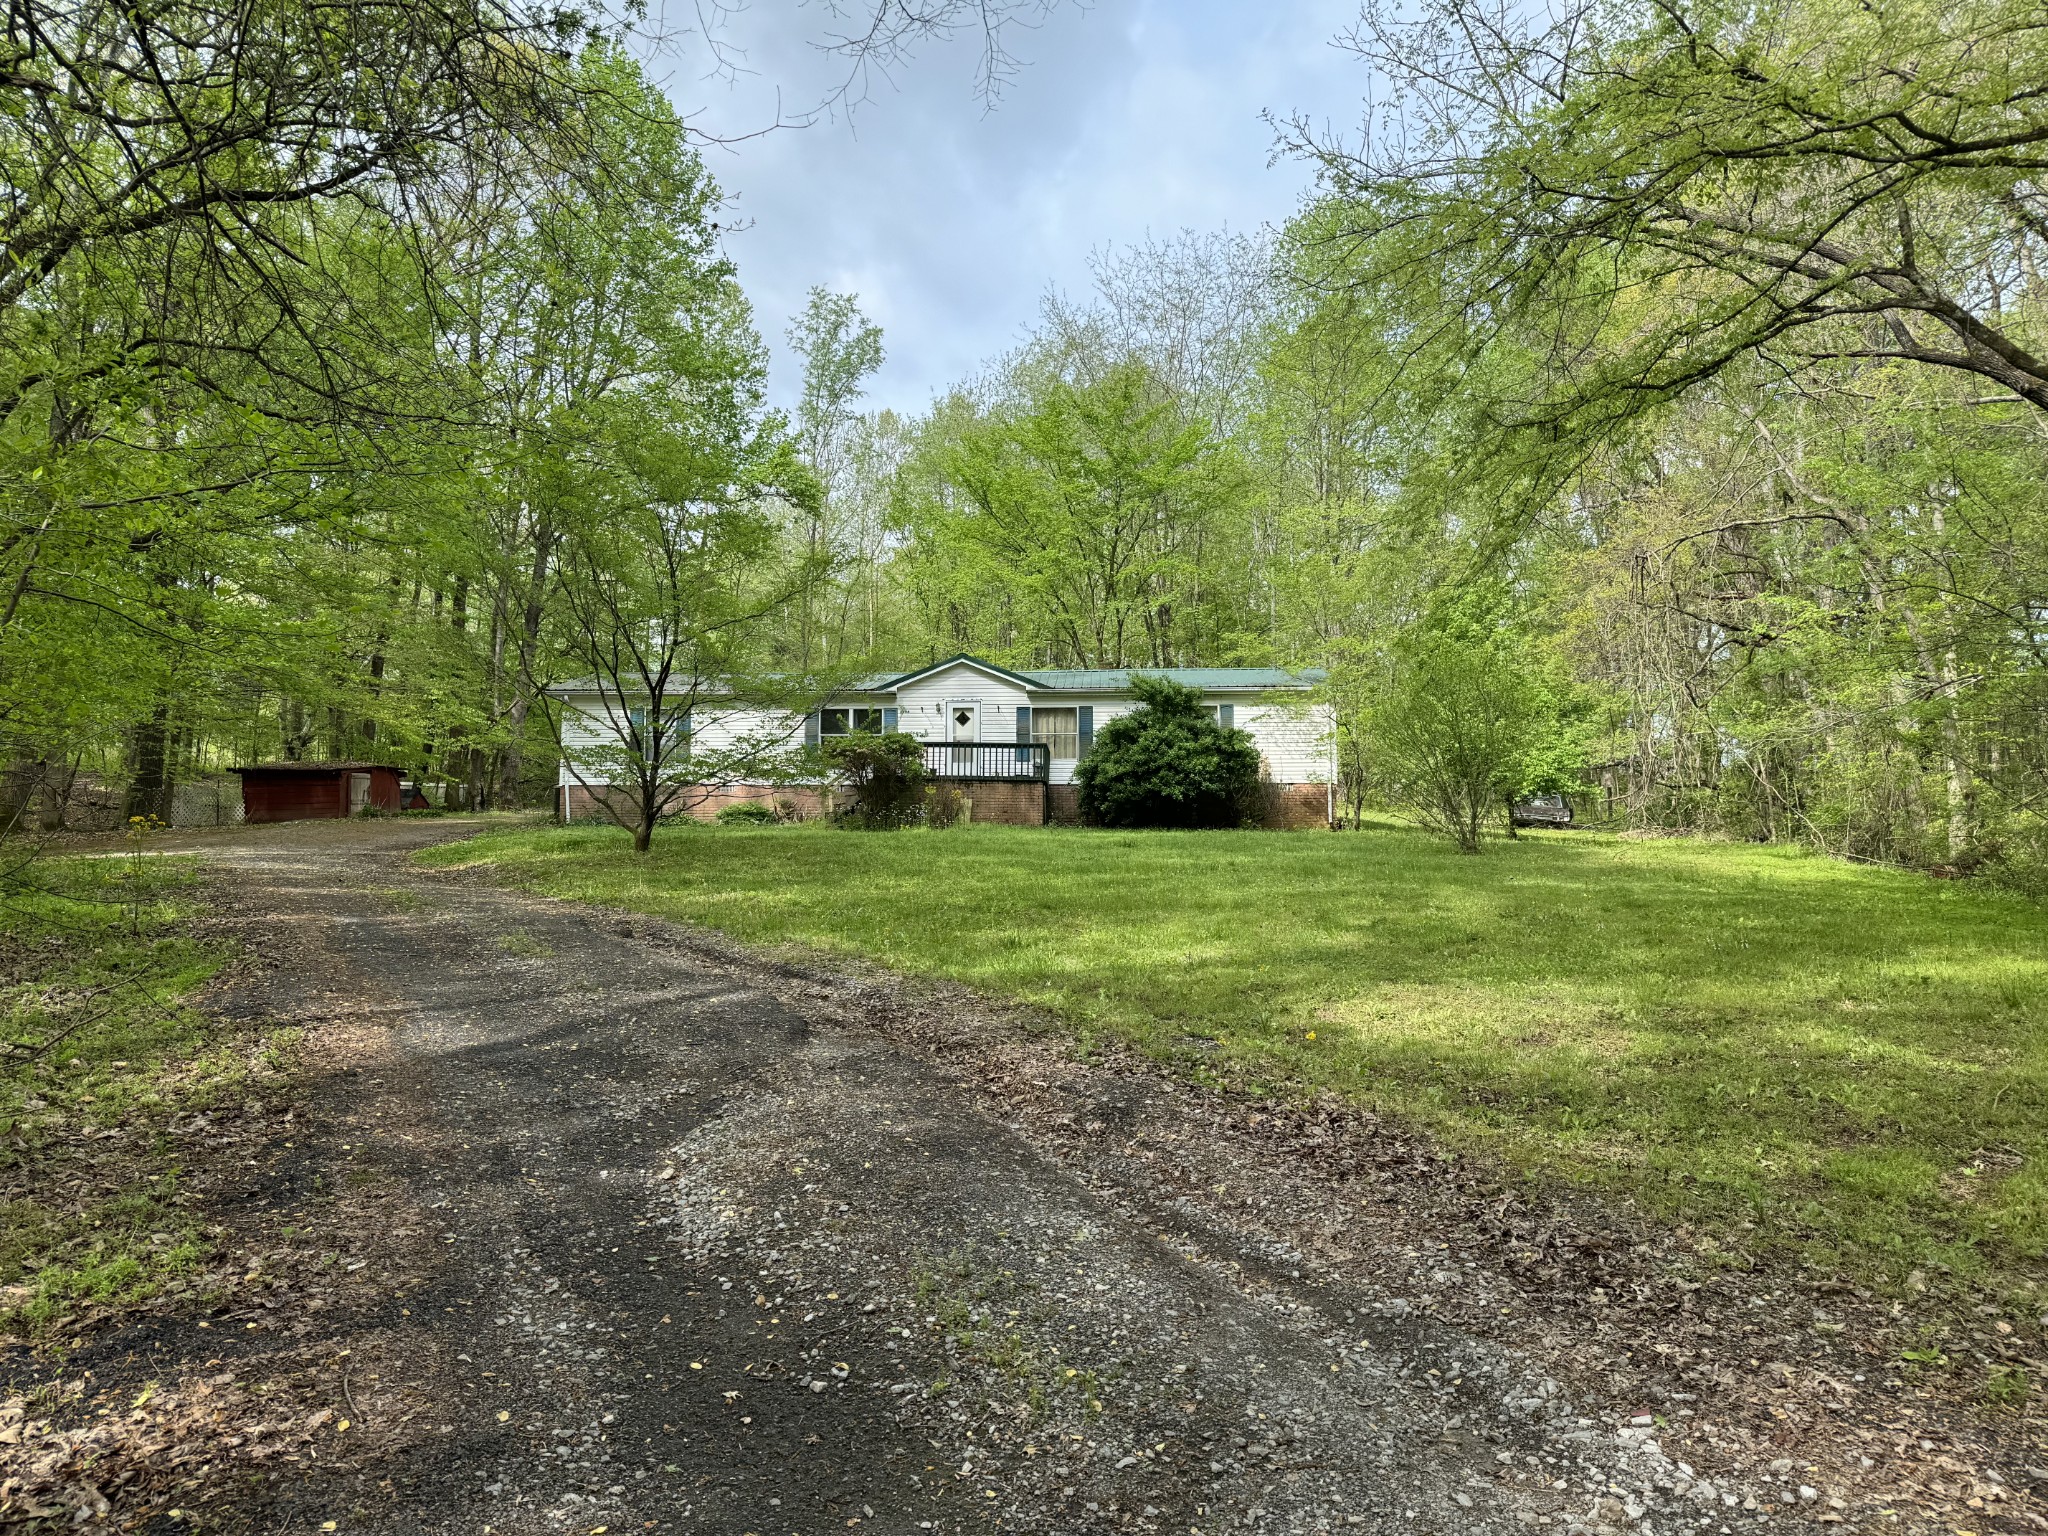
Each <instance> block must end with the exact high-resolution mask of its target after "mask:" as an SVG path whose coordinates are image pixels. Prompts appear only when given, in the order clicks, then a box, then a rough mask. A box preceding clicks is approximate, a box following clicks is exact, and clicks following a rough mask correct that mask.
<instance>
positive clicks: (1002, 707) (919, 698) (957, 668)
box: [896, 663, 1031, 741]
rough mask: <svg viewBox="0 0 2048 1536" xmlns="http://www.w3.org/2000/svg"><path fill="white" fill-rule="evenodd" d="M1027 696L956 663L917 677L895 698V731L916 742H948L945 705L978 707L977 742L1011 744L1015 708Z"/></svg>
mask: <svg viewBox="0 0 2048 1536" xmlns="http://www.w3.org/2000/svg"><path fill="white" fill-rule="evenodd" d="M1030 702H1031V695H1030V694H1028V693H1026V692H1025V691H1024V689H1023V688H1022V687H1020V686H1019V685H1018V684H1016V683H1013V682H1010V681H1009V680H1008V679H1006V678H1001V677H997V676H995V675H994V674H992V673H988V672H984V671H982V670H981V668H979V667H970V666H967V665H966V664H965V663H956V664H954V665H953V666H950V667H944V668H942V669H940V670H939V671H937V672H934V673H932V674H931V675H930V676H929V677H920V678H918V679H917V680H916V681H915V682H913V683H911V684H910V686H909V687H907V688H904V689H903V690H902V691H900V692H899V693H898V694H897V695H896V729H897V730H899V731H901V732H903V733H904V734H905V735H906V736H915V737H916V738H917V739H918V740H919V741H950V740H952V734H951V732H950V731H948V729H947V723H948V722H947V720H946V706H947V705H949V704H979V705H980V706H981V739H982V740H983V741H1015V740H1016V739H1017V707H1018V706H1019V705H1020V704H1027V705H1028V704H1029V703H1030Z"/></svg>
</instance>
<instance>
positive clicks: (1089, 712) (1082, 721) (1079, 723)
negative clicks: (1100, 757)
mask: <svg viewBox="0 0 2048 1536" xmlns="http://www.w3.org/2000/svg"><path fill="white" fill-rule="evenodd" d="M1094 745H1095V706H1094V705H1093V704H1083V705H1082V706H1081V707H1080V708H1079V709H1077V710H1075V711H1074V755H1075V756H1076V757H1086V756H1087V755H1088V749H1089V748H1090V747H1092V746H1094Z"/></svg>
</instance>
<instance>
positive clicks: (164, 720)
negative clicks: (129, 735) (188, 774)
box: [121, 704, 171, 820]
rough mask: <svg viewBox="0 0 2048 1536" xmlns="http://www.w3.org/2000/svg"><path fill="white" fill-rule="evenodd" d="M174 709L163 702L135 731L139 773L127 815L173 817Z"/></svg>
mask: <svg viewBox="0 0 2048 1536" xmlns="http://www.w3.org/2000/svg"><path fill="white" fill-rule="evenodd" d="M170 734H171V733H170V710H169V708H168V707H167V706H165V705H162V704H159V705H158V706H157V707H156V710H155V712H154V713H153V714H151V715H150V717H149V719H148V720H146V721H144V722H143V723H142V725H140V726H138V727H137V728H136V732H135V776H134V777H133V778H132V779H130V780H129V783H128V796H127V801H126V803H125V804H124V805H123V806H122V808H121V814H122V815H123V816H124V817H134V816H156V817H161V818H163V819H164V820H169V819H170V809H171V808H170V806H169V805H168V804H167V803H166V802H167V801H168V800H169V797H170V787H171V754H170Z"/></svg>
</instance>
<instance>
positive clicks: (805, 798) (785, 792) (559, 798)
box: [555, 784, 827, 822]
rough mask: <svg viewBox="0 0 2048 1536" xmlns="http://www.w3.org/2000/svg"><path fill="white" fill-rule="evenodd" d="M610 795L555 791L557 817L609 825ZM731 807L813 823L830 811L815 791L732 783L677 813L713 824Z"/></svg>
mask: <svg viewBox="0 0 2048 1536" xmlns="http://www.w3.org/2000/svg"><path fill="white" fill-rule="evenodd" d="M609 793H611V791H609V790H607V789H605V788H604V787H603V786H602V785H600V786H598V787H596V788H594V789H585V788H584V787H583V786H582V785H581V784H571V785H569V786H568V787H566V788H564V789H558V790H556V791H555V795H556V800H555V814H556V815H557V816H558V817H560V818H561V819H562V820H564V821H601V822H609V821H610V820H611V818H610V817H609V816H607V815H605V813H604V808H603V801H602V798H601V797H603V796H604V795H607V794H609ZM728 805H766V806H771V807H774V808H777V809H779V810H781V811H782V813H783V814H784V815H785V816H788V817H789V818H790V819H791V820H792V821H813V820H815V819H816V818H818V817H819V816H822V815H824V814H825V811H826V809H827V807H826V801H825V796H824V794H823V793H822V792H821V791H819V790H816V789H806V788H790V787H787V786H783V785H776V784H732V785H727V786H725V787H723V788H720V789H709V790H704V791H701V792H700V793H697V794H693V795H691V796H689V797H688V804H686V805H685V806H684V807H683V808H682V809H681V810H680V811H678V812H677V813H676V814H678V815H682V816H690V817H693V818H695V819H696V820H698V821H714V820H716V819H717V817H718V813H719V812H720V811H722V810H724V809H725V808H726V807H727V806H728ZM620 808H621V809H622V810H623V811H624V812H625V814H626V816H627V818H628V819H629V820H630V819H631V817H632V812H631V809H630V802H622V803H621V807H620Z"/></svg>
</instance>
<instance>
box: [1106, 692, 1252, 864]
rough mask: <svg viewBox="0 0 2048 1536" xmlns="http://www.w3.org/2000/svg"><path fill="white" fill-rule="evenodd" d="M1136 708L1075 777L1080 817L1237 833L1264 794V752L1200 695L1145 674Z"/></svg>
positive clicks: (1117, 722) (1109, 729)
mask: <svg viewBox="0 0 2048 1536" xmlns="http://www.w3.org/2000/svg"><path fill="white" fill-rule="evenodd" d="M1131 692H1132V694H1133V695H1134V696H1135V697H1136V698H1137V701H1138V707H1137V708H1136V709H1134V710H1132V711H1131V712H1130V713H1129V714H1127V715H1119V716H1118V717H1117V718H1116V719H1114V720H1111V721H1109V722H1108V723H1107V724H1106V725H1104V726H1103V727H1102V729H1100V730H1099V731H1097V732H1096V733H1095V743H1094V745H1093V747H1092V748H1091V749H1090V750H1089V753H1088V755H1087V756H1086V757H1084V758H1082V759H1081V763H1080V766H1079V768H1077V769H1076V770H1075V782H1076V783H1078V784H1079V785H1080V791H1081V793H1080V800H1081V814H1082V815H1083V816H1084V817H1086V818H1087V819H1088V820H1089V821H1092V822H1094V823H1096V824H1097V825H1099V826H1105V827H1235V826H1239V825H1241V824H1242V823H1243V822H1244V821H1245V820H1246V818H1247V815H1248V813H1249V812H1250V811H1251V809H1252V807H1253V805H1254V802H1255V798H1256V796H1257V793H1258V787H1259V753H1258V749H1257V748H1256V747H1254V746H1253V745H1252V739H1251V737H1250V736H1249V735H1247V734H1246V733H1245V732H1243V731H1239V730H1234V729H1227V728H1225V727H1224V726H1222V725H1220V724H1218V723H1217V720H1216V717H1215V714H1214V712H1213V711H1211V710H1210V709H1209V708H1207V707H1206V706H1205V705H1204V704H1203V703H1202V695H1201V693H1200V692H1199V691H1198V690H1197V689H1194V688H1189V687H1186V686H1184V685H1183V684H1180V683H1176V682H1173V681H1172V680H1171V679H1168V678H1163V677H1150V676H1146V675H1144V674H1142V673H1140V674H1138V675H1136V676H1134V677H1133V678H1132V679H1131Z"/></svg>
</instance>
